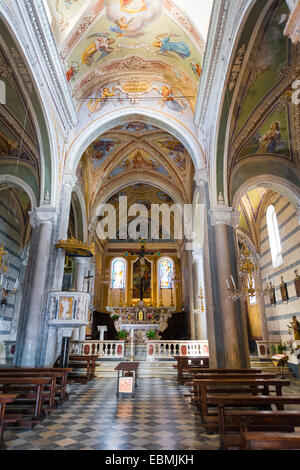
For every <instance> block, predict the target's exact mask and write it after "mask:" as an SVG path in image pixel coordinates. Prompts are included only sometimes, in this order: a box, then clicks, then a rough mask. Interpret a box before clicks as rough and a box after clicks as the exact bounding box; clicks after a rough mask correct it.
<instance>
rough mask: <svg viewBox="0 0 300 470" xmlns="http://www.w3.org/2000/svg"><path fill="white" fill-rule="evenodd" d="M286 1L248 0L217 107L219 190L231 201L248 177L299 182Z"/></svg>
mask: <svg viewBox="0 0 300 470" xmlns="http://www.w3.org/2000/svg"><path fill="white" fill-rule="evenodd" d="M288 14H289V9H288V6H287V2H286V1H285V0H273V1H271V2H268V1H267V0H259V1H256V2H253V8H252V10H251V11H250V13H249V16H248V18H247V21H246V22H245V24H244V26H243V29H242V31H241V32H240V36H239V40H238V41H237V43H236V47H235V52H234V55H233V57H232V65H231V68H230V70H229V73H228V82H227V87H226V88H227V89H226V93H225V94H224V96H225V99H224V105H223V110H222V117H221V121H220V122H221V124H220V131H219V143H218V164H217V180H218V183H217V187H218V190H217V191H218V194H220V195H221V196H222V197H223V196H224V198H225V199H226V198H227V196H228V199H229V203H230V204H231V203H232V200H233V199H234V195H235V193H236V192H237V191H238V189H239V187H240V186H241V185H243V184H244V183H245V182H246V181H247V179H250V178H254V177H258V176H259V175H264V174H272V175H274V176H275V175H280V176H281V177H282V178H285V179H286V180H288V181H291V182H293V184H295V185H298V186H300V174H299V169H298V168H299V137H298V135H299V133H298V130H297V127H298V121H299V107H297V106H294V104H293V103H292V93H293V90H292V84H293V82H294V81H295V79H296V78H297V76H298V73H299V65H298V57H299V52H298V47H297V46H294V45H293V44H292V42H291V41H290V40H289V38H287V37H286V36H285V35H284V29H285V24H286V21H287V19H288Z"/></svg>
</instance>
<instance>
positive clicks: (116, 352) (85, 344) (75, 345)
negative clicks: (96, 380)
mask: <svg viewBox="0 0 300 470" xmlns="http://www.w3.org/2000/svg"><path fill="white" fill-rule="evenodd" d="M124 352H125V341H122V340H121V341H119V340H115V341H108V340H103V341H96V340H95V341H93V340H87V341H71V347H70V354H75V355H77V356H93V355H98V356H99V359H101V358H106V359H114V358H116V359H120V358H123V357H124Z"/></svg>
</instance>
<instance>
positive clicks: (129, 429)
mask: <svg viewBox="0 0 300 470" xmlns="http://www.w3.org/2000/svg"><path fill="white" fill-rule="evenodd" d="M299 388H300V387H299ZM186 392H187V389H186V387H184V386H178V385H177V382H176V379H175V378H170V379H167V378H166V379H165V378H141V379H140V380H139V383H138V388H137V390H136V396H135V397H134V398H119V399H117V397H116V379H115V378H100V379H95V380H93V381H92V382H89V383H88V384H85V385H82V384H73V385H72V386H71V396H70V398H69V400H68V401H67V402H66V403H64V404H63V405H62V406H61V407H60V408H59V409H57V410H56V411H54V412H52V413H51V414H50V415H49V417H48V418H46V419H45V420H44V421H43V422H42V423H41V424H39V425H37V426H35V427H34V429H33V430H31V431H24V430H19V431H11V430H10V431H7V432H6V433H5V440H6V445H7V450H120V451H121V450H134V451H135V450H194V449H195V450H198V449H199V450H216V449H217V448H218V444H219V442H218V437H217V436H208V435H205V434H203V429H201V428H199V425H200V415H199V414H198V413H197V412H196V410H194V408H193V407H192V406H191V404H190V399H189V398H187V397H185V394H186Z"/></svg>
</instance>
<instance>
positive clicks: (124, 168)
mask: <svg viewBox="0 0 300 470" xmlns="http://www.w3.org/2000/svg"><path fill="white" fill-rule="evenodd" d="M133 175H134V177H135V178H136V180H137V181H138V179H147V180H149V181H150V180H151V181H153V182H157V184H158V185H160V187H162V188H163V187H169V189H170V191H175V192H176V194H177V196H178V194H180V196H181V197H182V200H185V201H186V202H190V201H191V198H192V183H191V182H192V181H193V177H194V166H193V163H192V160H191V158H190V156H189V153H188V151H187V150H186V148H185V147H184V146H183V145H182V144H181V142H179V141H178V140H177V139H176V138H174V137H173V136H172V135H170V134H169V133H167V132H165V131H162V130H161V129H159V128H157V127H155V126H152V125H149V124H145V123H143V122H135V121H132V122H129V123H126V124H123V125H121V126H117V127H115V128H114V129H111V130H110V131H108V132H106V133H105V134H103V135H102V136H100V137H99V138H97V139H96V140H95V141H94V142H93V143H92V144H91V145H90V146H89V147H88V148H87V150H86V151H85V153H84V155H83V157H82V159H81V161H80V164H79V166H78V168H77V178H78V184H79V185H80V187H81V190H82V193H83V194H84V195H85V197H86V201H88V207H87V212H88V213H89V211H91V210H92V209H93V206H94V204H95V203H97V201H98V199H99V196H100V195H101V194H103V193H105V191H109V189H110V188H111V187H112V185H113V187H114V185H116V186H118V185H119V186H121V185H124V183H126V181H128V180H129V179H130V178H132V176H133ZM100 188H101V190H100ZM156 191H158V189H156ZM139 199H144V197H140V198H139ZM164 201H167V199H166V196H165V194H164V192H162V193H161V197H160V203H162V202H164Z"/></svg>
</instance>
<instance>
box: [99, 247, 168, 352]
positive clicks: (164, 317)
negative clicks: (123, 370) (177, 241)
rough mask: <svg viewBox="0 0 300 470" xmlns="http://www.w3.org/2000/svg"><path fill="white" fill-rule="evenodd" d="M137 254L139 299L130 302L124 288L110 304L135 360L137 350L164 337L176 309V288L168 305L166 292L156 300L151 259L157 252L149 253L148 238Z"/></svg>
mask: <svg viewBox="0 0 300 470" xmlns="http://www.w3.org/2000/svg"><path fill="white" fill-rule="evenodd" d="M134 255H135V257H136V262H137V263H138V269H137V271H136V277H135V289H132V291H134V292H135V296H138V299H134V298H133V299H132V302H131V304H130V305H128V304H126V302H125V296H124V295H123V292H122V289H120V290H119V302H118V305H116V306H113V305H109V306H107V307H106V310H107V311H108V312H109V313H110V316H111V318H112V319H113V320H114V325H115V328H116V331H117V332H118V337H119V339H120V338H121V339H124V340H125V345H126V346H127V350H128V347H129V345H130V358H131V360H133V359H134V357H135V356H136V352H137V350H140V351H142V350H143V346H146V341H147V340H148V339H157V340H159V339H161V336H160V335H161V333H163V332H164V331H165V330H166V329H167V327H168V321H169V318H171V316H172V314H173V313H174V312H175V310H176V308H175V305H174V301H173V292H171V301H170V305H168V306H164V305H163V299H162V293H161V298H160V300H159V303H157V304H158V305H157V304H156V305H155V304H154V303H153V301H152V292H151V285H150V283H149V276H148V269H147V263H148V260H149V259H151V257H155V256H156V255H155V254H154V253H151V254H150V253H147V254H146V252H145V243H144V242H142V246H141V249H140V251H139V252H138V253H135V254H134ZM126 346H125V349H126Z"/></svg>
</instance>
